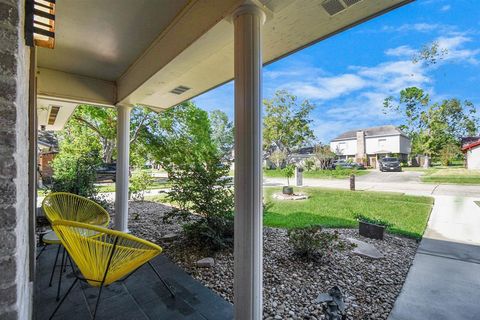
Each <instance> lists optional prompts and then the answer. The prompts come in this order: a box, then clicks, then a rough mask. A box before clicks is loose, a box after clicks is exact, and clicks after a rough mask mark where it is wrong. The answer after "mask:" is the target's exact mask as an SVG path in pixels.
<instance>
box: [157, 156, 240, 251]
mask: <svg viewBox="0 0 480 320" xmlns="http://www.w3.org/2000/svg"><path fill="white" fill-rule="evenodd" d="M165 170H166V171H167V172H168V176H169V181H170V182H171V184H172V189H171V191H170V192H169V194H168V200H169V201H170V202H171V203H175V204H176V205H177V206H178V208H176V209H174V210H173V211H172V212H171V213H169V214H167V216H166V218H165V220H166V221H169V220H170V219H171V218H173V217H177V218H180V219H181V220H183V221H184V225H183V229H184V231H185V235H186V236H187V238H188V239H190V240H191V241H192V242H193V243H196V244H202V245H204V246H208V247H210V248H211V249H214V250H216V249H220V248H223V247H227V246H230V245H232V244H233V190H232V188H231V182H232V178H231V177H228V173H229V166H228V165H222V164H221V161H220V156H218V155H211V157H210V158H209V159H206V161H205V163H180V164H169V165H166V166H165ZM192 213H194V214H193V215H192Z"/></svg>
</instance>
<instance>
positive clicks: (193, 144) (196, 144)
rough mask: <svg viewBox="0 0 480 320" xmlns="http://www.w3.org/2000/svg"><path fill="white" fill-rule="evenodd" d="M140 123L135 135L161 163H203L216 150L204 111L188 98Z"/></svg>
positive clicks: (216, 151)
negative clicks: (148, 120) (139, 130)
mask: <svg viewBox="0 0 480 320" xmlns="http://www.w3.org/2000/svg"><path fill="white" fill-rule="evenodd" d="M151 122H152V123H151V124H150V125H148V126H145V127H144V130H142V133H141V136H140V138H139V139H141V140H144V141H145V145H146V146H147V148H148V152H149V153H150V154H151V155H152V156H153V158H154V159H155V160H156V161H157V162H158V163H160V164H161V165H162V166H166V165H169V164H171V163H173V164H179V163H184V162H188V163H204V162H205V161H206V160H207V159H209V158H210V157H211V155H212V154H218V149H217V145H216V144H215V142H214V140H213V138H212V129H211V125H210V119H209V117H208V113H207V112H206V111H204V110H201V109H199V108H198V107H197V106H195V104H194V103H192V102H185V103H182V104H180V105H178V106H176V107H172V108H170V109H168V110H165V111H164V112H162V113H160V114H157V115H156V117H155V118H153V119H152V120H151Z"/></svg>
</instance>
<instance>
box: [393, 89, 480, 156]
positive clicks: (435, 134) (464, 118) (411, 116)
mask: <svg viewBox="0 0 480 320" xmlns="http://www.w3.org/2000/svg"><path fill="white" fill-rule="evenodd" d="M384 111H385V112H386V113H395V114H400V115H401V116H402V118H403V125H401V126H400V127H401V129H402V130H404V131H405V133H407V134H408V136H409V137H410V138H411V139H412V152H413V153H416V154H427V155H430V156H434V157H438V156H439V153H440V151H441V150H442V148H443V147H444V146H445V145H447V144H450V145H451V144H454V145H457V146H458V147H459V145H460V138H462V137H464V136H469V135H475V134H476V133H477V128H478V118H477V116H476V109H475V106H474V105H473V103H472V102H470V101H463V102H462V101H460V100H458V99H455V98H453V99H445V100H443V101H441V102H435V103H432V102H431V100H430V96H429V95H428V94H427V93H425V92H424V91H423V90H422V89H420V88H416V87H410V88H406V89H404V90H402V91H401V92H400V97H399V98H397V99H395V98H394V97H389V98H387V99H385V101H384Z"/></svg>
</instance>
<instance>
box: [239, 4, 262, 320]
mask: <svg viewBox="0 0 480 320" xmlns="http://www.w3.org/2000/svg"><path fill="white" fill-rule="evenodd" d="M264 22H265V14H264V12H263V11H262V10H261V9H260V8H259V7H257V6H255V5H253V4H245V5H242V6H240V7H239V8H237V9H236V10H235V12H234V13H233V23H234V39H235V41H234V42H235V50H234V52H235V248H234V256H235V266H234V271H235V276H234V308H235V319H237V320H243V319H248V320H259V319H262V311H263V307H262V281H263V276H262V273H263V268H262V255H263V253H262V245H263V240H262V229H263V221H262V220H263V219H262V115H261V98H262V94H261V72H262V52H261V51H262V50H261V29H262V25H263V23H264Z"/></svg>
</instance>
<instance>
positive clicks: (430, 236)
mask: <svg viewBox="0 0 480 320" xmlns="http://www.w3.org/2000/svg"><path fill="white" fill-rule="evenodd" d="M477 200H480V198H467V197H453V196H435V206H434V209H433V211H432V214H431V216H430V220H429V222H428V226H427V230H426V231H425V234H424V238H423V239H422V241H421V243H420V246H419V248H418V251H417V254H416V255H415V259H414V261H413V265H412V267H411V268H410V271H409V273H408V276H407V279H406V281H405V284H404V286H403V288H402V291H401V293H400V295H399V297H398V298H397V301H396V302H395V305H394V308H393V310H392V312H391V314H390V316H389V320H416V319H418V320H420V319H421V320H430V319H431V320H443V319H445V320H467V319H468V320H470V319H471V320H474V319H475V320H478V319H480V207H479V206H478V205H477V204H475V202H474V201H477Z"/></svg>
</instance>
